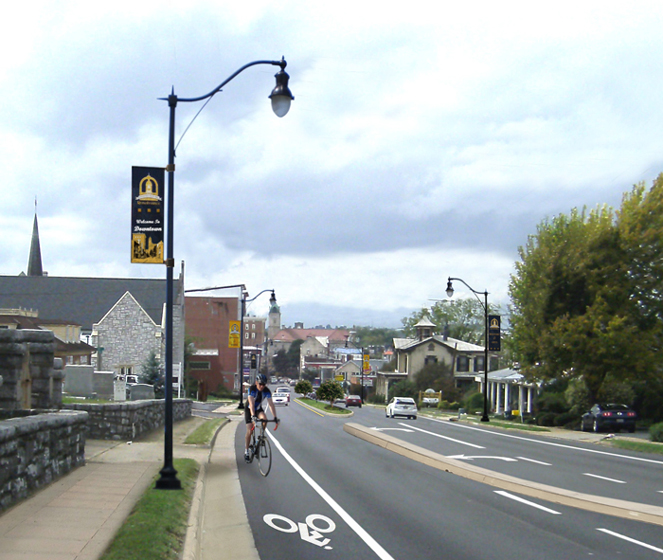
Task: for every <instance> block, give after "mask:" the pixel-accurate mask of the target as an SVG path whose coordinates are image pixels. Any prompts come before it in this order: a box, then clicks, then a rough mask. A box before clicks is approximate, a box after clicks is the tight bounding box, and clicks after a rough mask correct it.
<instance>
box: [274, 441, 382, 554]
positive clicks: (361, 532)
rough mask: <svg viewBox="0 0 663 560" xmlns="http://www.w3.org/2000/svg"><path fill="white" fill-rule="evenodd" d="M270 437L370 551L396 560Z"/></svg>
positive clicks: (286, 458) (293, 466) (294, 467)
mask: <svg viewBox="0 0 663 560" xmlns="http://www.w3.org/2000/svg"><path fill="white" fill-rule="evenodd" d="M267 434H268V435H269V438H270V439H271V440H272V441H273V442H274V445H275V446H276V447H277V448H278V450H279V451H280V452H281V455H283V457H285V460H286V461H288V463H290V464H291V465H292V468H293V469H295V470H296V471H297V472H298V473H299V475H300V476H301V477H302V478H303V479H304V480H305V481H306V482H308V484H309V485H310V486H311V488H313V490H315V491H316V492H317V493H318V494H319V495H320V497H321V498H322V499H323V500H324V501H325V502H327V503H328V504H329V506H330V507H331V508H332V509H333V510H334V511H335V512H336V513H337V514H338V515H339V516H340V517H341V518H342V519H343V521H345V522H346V523H347V524H348V526H349V527H350V528H351V529H352V530H353V531H354V532H355V533H357V536H358V537H359V538H360V539H361V540H363V541H364V542H365V543H366V544H367V545H368V547H369V548H370V549H372V550H373V552H375V554H376V555H377V556H378V558H381V559H382V560H394V558H393V556H391V554H389V553H388V552H387V551H386V550H385V549H384V548H382V547H381V546H380V545H379V544H378V542H377V541H376V540H375V539H374V538H373V537H371V535H369V534H368V533H367V532H366V530H365V529H364V528H363V527H362V526H361V525H359V523H357V522H356V521H355V520H354V519H353V518H352V516H351V515H350V514H349V513H348V512H346V511H345V510H344V509H343V508H342V507H341V506H340V505H339V504H338V503H337V502H336V500H334V498H332V497H331V496H330V495H329V494H327V492H325V490H323V489H322V487H321V486H320V485H319V484H318V483H317V482H316V481H315V480H313V479H312V478H311V477H310V476H309V475H308V474H307V473H306V472H305V471H304V469H302V468H301V467H300V466H299V464H298V463H297V462H296V461H295V460H294V459H293V458H292V457H291V456H290V455H289V454H288V452H287V451H286V450H285V449H283V446H282V445H281V444H280V443H279V441H278V440H277V439H276V438H275V437H274V436H273V435H272V433H271V432H267Z"/></svg>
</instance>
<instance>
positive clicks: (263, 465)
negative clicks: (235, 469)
mask: <svg viewBox="0 0 663 560" xmlns="http://www.w3.org/2000/svg"><path fill="white" fill-rule="evenodd" d="M268 422H274V423H275V424H276V428H274V429H275V430H276V429H277V428H278V422H277V421H276V420H262V419H259V420H258V421H257V422H255V423H254V424H253V426H252V427H251V444H250V445H249V461H248V462H249V463H252V462H253V459H254V458H255V457H257V458H258V469H259V470H260V474H261V475H262V476H267V475H268V474H269V471H270V470H271V468H272V446H271V445H270V443H269V440H268V439H267V435H266V434H265V430H266V429H267V423H268ZM256 424H260V425H259V426H258V427H257V428H258V430H257V431H258V435H256Z"/></svg>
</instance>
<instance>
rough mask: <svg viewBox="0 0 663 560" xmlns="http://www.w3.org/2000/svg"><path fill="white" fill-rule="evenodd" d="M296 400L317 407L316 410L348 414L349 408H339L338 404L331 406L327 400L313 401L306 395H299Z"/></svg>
mask: <svg viewBox="0 0 663 560" xmlns="http://www.w3.org/2000/svg"><path fill="white" fill-rule="evenodd" d="M297 400H299V401H301V402H303V403H304V404H307V405H308V406H310V407H313V408H317V409H318V410H324V411H325V412H330V413H331V414H340V415H344V414H350V411H349V410H346V409H345V408H339V407H338V406H331V405H330V404H329V403H328V402H324V401H315V400H313V399H309V398H308V397H299V398H298V399H297Z"/></svg>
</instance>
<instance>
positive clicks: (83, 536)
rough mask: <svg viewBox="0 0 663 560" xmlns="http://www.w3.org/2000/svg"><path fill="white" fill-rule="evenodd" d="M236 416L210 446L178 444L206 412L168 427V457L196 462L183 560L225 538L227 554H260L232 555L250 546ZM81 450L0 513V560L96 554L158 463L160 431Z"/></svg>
mask: <svg viewBox="0 0 663 560" xmlns="http://www.w3.org/2000/svg"><path fill="white" fill-rule="evenodd" d="M221 411H222V410H221ZM238 420H239V417H237V420H235V421H229V422H227V423H226V425H225V426H224V427H223V428H221V430H220V431H219V433H218V435H217V438H216V443H215V446H214V447H213V448H210V447H206V446H193V445H184V444H183V441H184V439H185V438H186V437H187V436H188V435H189V434H190V433H191V432H192V431H193V430H194V429H195V428H196V427H197V426H198V425H200V424H201V423H203V422H204V421H205V419H203V418H197V417H192V418H190V419H187V420H184V421H182V422H177V423H176V424H175V425H174V427H173V456H174V457H175V458H191V459H195V460H196V461H198V463H199V464H200V465H201V474H200V476H199V478H198V484H197V489H196V498H195V500H194V508H193V509H194V510H195V511H192V515H191V517H190V520H189V523H190V528H189V532H188V534H187V540H186V543H185V552H186V554H187V556H186V557H187V558H188V559H189V560H194V559H199V558H203V556H200V555H199V553H200V552H201V551H202V552H204V551H205V550H214V553H215V554H214V556H213V557H214V558H219V559H223V558H226V556H224V554H223V551H222V547H223V546H225V547H226V549H228V548H229V543H232V544H233V549H232V557H233V558H256V559H257V558H258V554H257V552H255V555H253V556H251V555H248V556H238V554H237V553H238V551H239V550H248V551H251V550H253V551H255V546H254V545H253V537H252V535H251V531H250V529H249V526H248V521H247V518H246V511H245V509H244V502H243V500H242V496H241V490H240V487H239V477H238V475H237V467H236V463H235V452H234V434H235V429H236V427H237V422H238ZM85 455H86V465H85V466H83V467H79V468H77V469H75V470H74V471H72V472H71V473H69V474H67V475H66V476H64V477H62V478H61V479H59V480H57V481H56V482H54V483H53V484H51V485H49V486H48V487H46V488H44V489H42V490H40V491H38V492H36V493H35V494H34V495H33V496H31V497H30V498H28V499H27V500H24V501H23V502H21V503H19V504H17V505H16V506H14V507H12V508H10V509H9V510H7V511H6V512H4V513H3V514H1V515H0V560H96V559H98V558H100V557H101V555H102V554H103V552H104V550H105V549H106V548H107V546H108V544H109V543H110V542H111V540H112V539H113V537H114V535H115V534H116V532H117V530H118V529H119V528H120V526H121V525H122V523H123V522H124V521H125V519H126V518H127V516H128V515H129V514H130V513H131V510H132V508H133V506H134V505H135V503H136V502H137V500H138V499H139V498H140V497H141V496H142V494H143V493H144V492H145V490H147V489H148V488H149V487H150V486H151V484H152V481H153V479H154V477H155V476H156V475H157V474H158V472H159V470H160V469H161V467H162V466H163V432H162V431H161V430H157V431H156V433H153V434H151V436H148V437H147V438H146V439H143V440H141V441H138V442H131V443H129V442H116V441H113V442H111V441H99V440H88V441H87V442H86V446H85ZM203 482H204V484H203ZM202 503H205V504H206V505H207V506H208V507H207V508H206V510H205V511H203V508H202V507H201V504H202ZM210 507H211V510H210ZM229 520H231V521H232V523H230V524H229V523H228V521H229ZM229 534H231V535H232V536H231V537H229V536H228V535H229ZM240 535H241V538H242V540H241V541H239V540H238V538H239V536H240ZM240 544H241V546H238V545H240ZM230 556H231V554H230V550H228V555H227V557H228V558H230ZM210 557H212V556H211V555H210Z"/></svg>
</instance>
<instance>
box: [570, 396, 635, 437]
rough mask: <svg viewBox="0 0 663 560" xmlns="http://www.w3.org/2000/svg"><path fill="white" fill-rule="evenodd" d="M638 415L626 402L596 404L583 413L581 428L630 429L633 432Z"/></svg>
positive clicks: (594, 430)
mask: <svg viewBox="0 0 663 560" xmlns="http://www.w3.org/2000/svg"><path fill="white" fill-rule="evenodd" d="M636 417H637V414H636V413H635V411H633V410H632V409H631V408H630V407H628V406H626V405H625V404H617V403H608V404H595V405H594V406H593V407H592V408H591V409H590V410H589V412H585V414H583V415H582V420H581V429H582V431H583V432H590V431H591V432H602V431H604V430H610V431H615V432H618V431H619V430H628V431H629V432H631V433H633V432H635V420H636Z"/></svg>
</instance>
